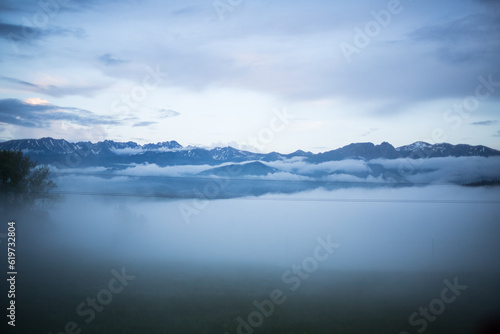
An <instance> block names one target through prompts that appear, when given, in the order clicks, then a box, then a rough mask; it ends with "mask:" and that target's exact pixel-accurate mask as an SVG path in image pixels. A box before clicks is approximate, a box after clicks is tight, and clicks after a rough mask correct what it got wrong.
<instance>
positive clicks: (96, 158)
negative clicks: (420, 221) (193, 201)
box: [0, 138, 500, 198]
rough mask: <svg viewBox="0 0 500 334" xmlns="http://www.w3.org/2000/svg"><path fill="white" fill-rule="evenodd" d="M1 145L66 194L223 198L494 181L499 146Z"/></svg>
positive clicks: (499, 167)
mask: <svg viewBox="0 0 500 334" xmlns="http://www.w3.org/2000/svg"><path fill="white" fill-rule="evenodd" d="M0 150H20V151H22V152H23V153H24V154H26V155H28V156H30V158H31V159H32V160H34V161H37V162H38V163H39V164H49V165H50V166H51V167H50V168H51V170H52V173H51V175H52V177H53V178H54V180H55V182H56V184H57V185H58V189H59V191H61V192H69V193H81V192H88V193H96V192H113V193H119V194H129V193H131V194H147V195H148V196H149V195H154V196H167V197H172V198H183V197H202V198H229V197H240V196H248V195H252V196H259V195H263V194H268V193H294V192H299V191H306V190H311V189H316V188H323V189H327V190H332V189H338V188H346V187H379V186H391V187H394V186H398V187H399V186H413V185H429V184H459V185H477V186H483V185H493V184H498V182H499V180H500V151H498V150H494V149H492V148H489V147H486V146H471V145H451V144H446V143H443V144H434V145H432V144H429V143H425V142H416V143H413V144H410V145H405V146H401V147H394V146H392V145H391V144H389V143H386V142H383V143H381V144H379V145H375V144H373V143H353V144H349V145H347V146H344V147H341V148H338V149H336V150H331V151H327V152H322V153H311V152H304V151H300V150H299V151H296V152H293V153H290V154H282V153H279V152H271V153H255V152H249V151H245V150H238V149H236V148H233V147H217V148H213V149H206V148H200V147H192V146H188V147H183V146H182V145H180V144H179V143H178V142H176V141H166V142H159V143H156V144H154V143H151V144H145V145H139V144H137V143H135V142H131V141H130V142H115V141H112V140H105V141H102V142H97V143H91V142H76V143H72V142H68V141H66V140H64V139H53V138H41V139H21V140H10V141H6V142H2V143H0Z"/></svg>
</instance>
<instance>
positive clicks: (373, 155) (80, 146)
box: [0, 137, 500, 167]
mask: <svg viewBox="0 0 500 334" xmlns="http://www.w3.org/2000/svg"><path fill="white" fill-rule="evenodd" d="M3 149H5V150H20V151H22V152H24V153H25V154H27V155H29V156H30V157H33V158H34V159H36V160H37V161H38V162H41V163H48V164H63V165H64V164H67V165H68V164H70V165H71V161H72V160H75V161H74V163H73V165H76V162H77V161H79V160H80V162H79V163H78V165H82V164H83V165H84V166H97V165H113V164H130V163H136V164H142V163H156V164H158V165H160V166H169V165H179V164H180V165H184V164H208V165H218V164H220V163H226V162H237V163H239V162H245V161H265V162H272V161H279V160H286V159H293V158H300V159H304V160H305V161H307V162H309V163H315V164H317V163H323V162H328V161H341V160H346V159H354V160H373V159H397V158H409V159H426V158H437V157H450V156H451V157H467V156H469V157H470V156H479V157H490V156H500V151H498V150H495V149H492V148H489V147H486V146H482V145H477V146H472V145H467V144H458V145H452V144H448V143H440V144H429V143H426V142H422V141H417V142H415V143H412V144H409V145H404V146H400V147H394V146H392V145H391V144H389V143H388V142H382V143H381V144H379V145H376V144H373V143H370V142H364V143H352V144H349V145H346V146H343V147H340V148H337V149H334V150H330V151H325V152H321V153H311V152H305V151H302V150H297V151H295V152H293V153H289V154H283V153H279V152H270V153H256V152H250V151H246V150H239V149H236V148H233V147H231V146H226V147H216V148H212V149H207V148H201V147H193V146H188V147H183V146H182V145H181V144H179V143H178V142H177V141H175V140H172V141H164V142H157V143H147V144H144V145H140V144H137V143H136V142H133V141H128V142H116V141H113V140H105V141H100V142H97V143H91V142H83V141H81V142H69V141H67V140H65V139H54V138H51V137H44V138H40V139H16V140H9V141H5V142H1V143H0V150H3ZM68 167H71V166H68Z"/></svg>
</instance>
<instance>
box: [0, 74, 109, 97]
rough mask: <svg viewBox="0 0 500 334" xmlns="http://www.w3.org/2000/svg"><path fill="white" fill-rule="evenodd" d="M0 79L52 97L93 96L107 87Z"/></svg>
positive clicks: (23, 88) (20, 87)
mask: <svg viewBox="0 0 500 334" xmlns="http://www.w3.org/2000/svg"><path fill="white" fill-rule="evenodd" d="M0 80H3V81H6V82H9V83H11V84H13V85H14V86H17V88H18V89H20V90H24V91H30V92H36V93H41V94H45V95H49V96H52V97H64V96H70V95H78V96H92V95H94V94H95V93H97V92H99V91H101V90H102V89H104V88H105V87H106V86H105V85H64V86H56V85H39V84H35V83H32V82H28V81H23V80H19V79H16V78H10V77H4V76H0Z"/></svg>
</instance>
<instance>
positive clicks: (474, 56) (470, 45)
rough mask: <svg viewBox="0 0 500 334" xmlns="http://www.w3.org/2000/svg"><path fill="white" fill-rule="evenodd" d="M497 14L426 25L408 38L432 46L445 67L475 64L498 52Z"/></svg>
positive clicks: (499, 33)
mask: <svg viewBox="0 0 500 334" xmlns="http://www.w3.org/2000/svg"><path fill="white" fill-rule="evenodd" d="M498 18H499V16H498V14H496V15H495V14H493V13H488V14H471V15H468V16H465V17H462V18H460V19H457V20H453V21H449V22H445V23H441V24H435V25H429V26H425V27H422V28H419V29H417V30H415V31H413V32H412V33H410V34H409V36H410V38H412V39H413V40H415V41H419V42H427V41H429V42H435V43H436V48H435V52H436V55H437V57H438V58H439V59H440V60H442V61H445V62H448V63H464V62H478V61H481V60H485V59H491V57H497V55H498V53H499V52H500V44H499V43H498V40H500V25H499V24H498Z"/></svg>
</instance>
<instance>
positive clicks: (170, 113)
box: [158, 109, 180, 118]
mask: <svg viewBox="0 0 500 334" xmlns="http://www.w3.org/2000/svg"><path fill="white" fill-rule="evenodd" d="M179 115H180V113H179V112H177V111H175V110H172V109H159V110H158V116H159V117H161V118H168V117H175V116H179Z"/></svg>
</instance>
